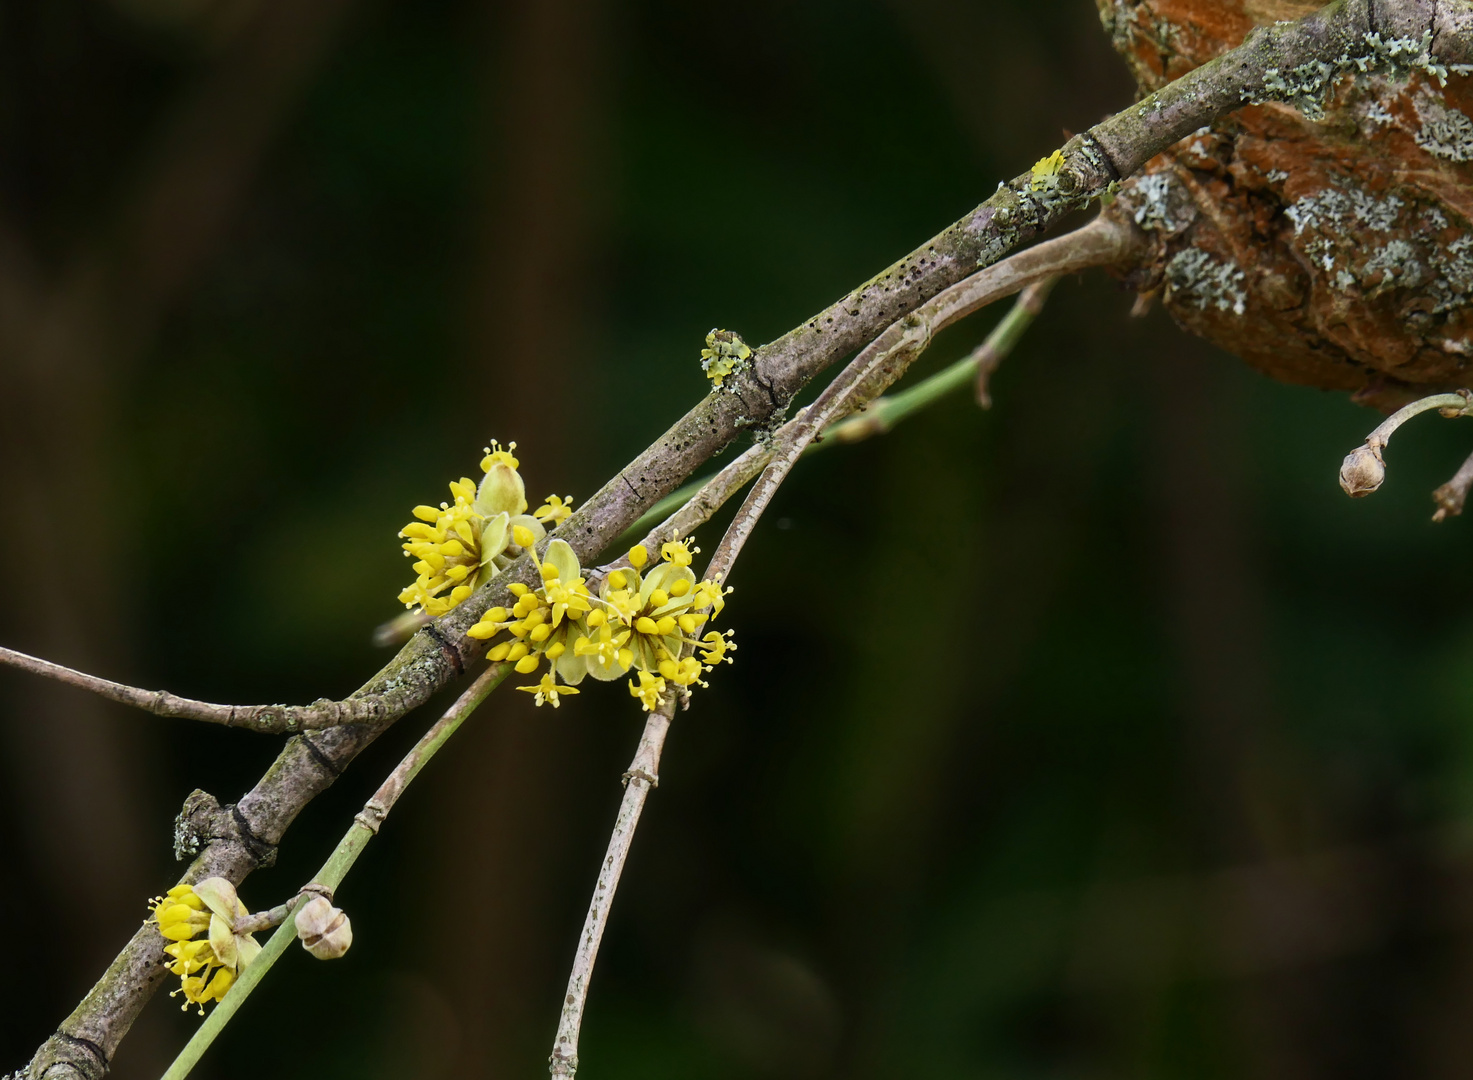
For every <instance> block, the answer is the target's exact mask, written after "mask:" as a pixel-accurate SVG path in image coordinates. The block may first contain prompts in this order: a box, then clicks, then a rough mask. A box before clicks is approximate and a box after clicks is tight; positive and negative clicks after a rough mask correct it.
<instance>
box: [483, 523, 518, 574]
mask: <svg viewBox="0 0 1473 1080" xmlns="http://www.w3.org/2000/svg"><path fill="white" fill-rule="evenodd" d="M510 516H511V515H509V514H505V513H501V514H497V515H496V516H495V517H493V518H491V519H490V520H489V521H487V522H486V524H485V525H483V526H481V565H483V566H484V565H485V564H486V563H487V562H490V561H491V560H492V559H494V558H495V557H496V556H498V555H500V554H501V553H502V552H503V551H505V550H506V545H507V541H508V540H509V539H510V538H511V522H510V520H509V519H510Z"/></svg>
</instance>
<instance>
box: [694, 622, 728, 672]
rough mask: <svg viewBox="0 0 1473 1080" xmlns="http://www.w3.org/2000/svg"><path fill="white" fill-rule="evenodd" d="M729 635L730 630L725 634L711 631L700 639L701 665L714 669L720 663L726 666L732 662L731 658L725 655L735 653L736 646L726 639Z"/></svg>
mask: <svg viewBox="0 0 1473 1080" xmlns="http://www.w3.org/2000/svg"><path fill="white" fill-rule="evenodd" d="M730 633H731V631H730V630H728V631H726V633H725V634H722V633H719V632H717V631H715V630H712V631H711V632H710V633H709V634H707V635H706V636H705V637H704V638H702V639H701V649H702V652H701V663H703V664H705V665H706V666H707V667H708V668H715V667H716V665H717V664H719V663H721V662H722V661H725V662H726V663H728V664H730V663H733V662H734V661H733V660H732V658H731V657H729V656H727V655H726V654H727V653H729V652H735V651H736V646H735V645H733V644H732V643H731V641H730V639H729V637H728V635H729V634H730Z"/></svg>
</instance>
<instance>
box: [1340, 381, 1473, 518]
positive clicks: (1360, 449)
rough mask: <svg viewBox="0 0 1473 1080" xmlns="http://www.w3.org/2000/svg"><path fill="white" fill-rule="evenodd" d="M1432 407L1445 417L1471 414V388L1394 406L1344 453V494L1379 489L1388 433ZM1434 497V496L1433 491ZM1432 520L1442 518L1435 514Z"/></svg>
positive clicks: (1363, 493) (1359, 494) (1353, 495)
mask: <svg viewBox="0 0 1473 1080" xmlns="http://www.w3.org/2000/svg"><path fill="white" fill-rule="evenodd" d="M1433 409H1436V410H1437V411H1438V412H1439V413H1441V414H1442V415H1443V416H1445V417H1447V418H1448V419H1453V418H1455V417H1459V416H1473V391H1469V390H1459V391H1458V392H1457V393H1455V394H1433V395H1431V396H1430V397H1424V398H1421V399H1419V400H1417V401H1414V402H1412V403H1411V404H1410V405H1404V406H1403V407H1402V408H1400V409H1397V410H1396V412H1394V413H1392V414H1391V415H1390V416H1388V417H1387V418H1386V419H1385V420H1383V421H1382V422H1381V423H1380V424H1378V425H1377V426H1376V429H1375V430H1374V431H1372V432H1371V433H1370V434H1369V435H1367V436H1366V441H1365V444H1364V445H1362V446H1357V447H1356V448H1355V449H1354V450H1352V451H1351V452H1350V453H1348V454H1346V455H1345V460H1344V461H1343V462H1341V463H1340V487H1341V489H1342V490H1343V491H1344V492H1345V494H1347V495H1349V496H1350V497H1351V498H1352V499H1359V498H1363V497H1364V496H1366V495H1370V494H1371V493H1372V492H1374V491H1375V490H1376V489H1378V488H1379V487H1380V486H1381V484H1382V482H1383V481H1384V480H1385V479H1386V458H1385V457H1384V456H1383V454H1382V451H1383V450H1385V449H1386V447H1387V445H1388V444H1389V443H1390V442H1391V436H1392V435H1393V434H1395V433H1396V429H1397V428H1399V427H1401V425H1402V424H1405V423H1406V422H1407V421H1408V420H1410V419H1412V417H1414V416H1420V415H1421V414H1422V413H1424V412H1431V411H1432V410H1433ZM1454 479H1456V478H1454ZM1438 490H1439V491H1440V490H1441V489H1440V488H1439V489H1438ZM1433 498H1434V499H1436V498H1437V495H1436V493H1434V494H1433ZM1439 501H1440V500H1439ZM1433 520H1434V521H1441V520H1442V518H1440V517H1436V516H1435V515H1434V517H1433Z"/></svg>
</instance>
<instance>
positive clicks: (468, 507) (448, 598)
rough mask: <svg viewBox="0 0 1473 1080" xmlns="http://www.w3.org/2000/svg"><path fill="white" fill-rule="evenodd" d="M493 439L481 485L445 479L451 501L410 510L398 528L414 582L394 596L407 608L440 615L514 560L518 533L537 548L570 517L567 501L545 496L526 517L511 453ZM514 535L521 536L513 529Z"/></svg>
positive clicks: (513, 445)
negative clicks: (410, 517) (411, 518)
mask: <svg viewBox="0 0 1473 1080" xmlns="http://www.w3.org/2000/svg"><path fill="white" fill-rule="evenodd" d="M516 448H517V444H516V443H508V444H507V446H506V449H504V450H503V449H502V447H501V444H500V443H497V442H494V441H493V442H492V443H491V445H490V446H488V447H487V448H486V450H485V455H486V456H485V457H484V458H483V459H482V460H481V471H482V472H483V473H484V474H485V475H484V476H482V478H481V482H480V484H479V485H478V484H476V483H475V482H474V481H473V480H471V478H470V477H468V476H463V477H461V478H460V479H459V480H452V481H451V482H450V496H451V501H449V502H442V503H441V504H440V505H439V506H428V505H426V506H416V507H415V508H414V517H415V519H416V520H414V521H411V522H410V523H409V524H408V525H406V526H404V528H403V529H401V530H400V531H399V536H400V538H401V539H403V541H404V543H403V545H401V546H402V547H403V549H404V554H405V555H406V556H408V557H409V558H412V559H414V560H415V561H414V572H415V574H416V575H417V576H416V577H415V580H414V584H412V585H410V586H409V587H408V588H406V589H404V591H403V592H401V593H400V594H399V599H400V601H401V602H402V603H403V604H404V606H405V607H409V608H413V607H418V608H420V609H421V610H422V611H423V612H424V613H425V614H426V615H430V616H440V615H444V614H445V613H446V612H447V611H449V610H450V609H451V608H453V607H454V606H455V605H456V604H458V603H460V602H461V601H462V600H464V599H465V598H466V597H468V596H470V594H471V593H472V592H474V591H475V588H476V586H477V585H478V584H479V583H481V582H483V581H485V580H486V579H487V578H489V577H491V576H492V575H493V574H495V573H496V572H497V571H498V570H501V569H502V568H504V567H506V566H509V565H510V564H511V563H512V561H513V560H515V559H517V558H518V557H520V555H521V554H522V548H523V547H524V546H526V545H522V544H519V543H518V542H517V540H516V537H517V536H518V535H521V536H530V537H532V541H533V542H534V543H535V542H536V541H537V540H541V539H542V538H543V537H544V536H546V535H547V527H549V526H551V527H556V526H557V525H559V524H561V523H562V522H563V521H565V520H567V519H568V518H569V517H570V516H572V513H573V501H572V499H563V498H559V497H558V496H556V495H549V496H548V498H547V501H546V502H544V503H543V504H542V505H541V506H539V507H537V509H536V510H534V511H533V512H532V513H530V514H529V513H527V491H526V486H525V485H524V484H523V483H522V476H521V473H519V472H518V471H517V468H518V467H519V466H520V464H521V463H520V462H519V461H518V460H517V459H516V458H515V457H514V456H512V451H514V450H515V449H516ZM519 530H520V531H519Z"/></svg>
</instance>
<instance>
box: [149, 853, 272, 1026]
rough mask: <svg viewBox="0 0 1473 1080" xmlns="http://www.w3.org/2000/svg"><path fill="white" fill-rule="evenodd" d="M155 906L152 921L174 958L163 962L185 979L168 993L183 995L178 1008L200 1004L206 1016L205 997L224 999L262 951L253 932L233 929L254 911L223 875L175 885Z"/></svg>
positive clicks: (208, 998) (157, 898) (168, 951)
mask: <svg viewBox="0 0 1473 1080" xmlns="http://www.w3.org/2000/svg"><path fill="white" fill-rule="evenodd" d="M151 906H152V908H153V921H154V922H156V923H157V924H158V928H159V933H160V934H162V935H163V936H164V937H165V938H166V939H167V940H168V942H169V944H167V945H165V946H164V952H166V953H168V954H169V956H171V957H173V959H172V960H166V961H164V966H165V967H166V968H168V969H169V971H170V972H171V973H172V974H175V975H178V976H179V978H180V980H181V981H180V986H179V989H178V990H175V991H174V992H173V993H172V994H170V995H169V996H170V997H173V996H175V995H177V994H183V995H184V1004H183V1005H181V1006H180V1008H183V1009H187V1008H189V1006H191V1005H198V1006H199V1011H200V1015H201V1016H203V1015H204V1012H205V1002H207V1001H219V1000H220V999H221V998H223V997H224V996H225V991H227V990H229V989H230V987H231V985H232V984H233V983H234V982H235V980H236V979H237V978H238V977H239V975H240V973H241V972H242V971H244V970H245V969H246V968H247V967H249V966H250V964H251V961H252V960H254V959H255V958H256V955H257V954H258V953H259V952H260V951H261V946H260V945H259V944H258V943H257V941H256V939H255V938H254V937H253V936H252V935H250V934H237V933H236V932H235V923H236V921H237V920H238V919H243V918H247V917H249V915H250V912H249V911H247V910H246V906H245V905H244V904H242V903H241V902H240V900H239V898H238V897H237V896H236V895H235V886H234V885H232V884H230V882H228V881H226V880H225V879H224V878H219V877H212V878H206V879H205V880H204V881H201V882H197V883H196V884H194V885H175V886H174V887H173V888H172V889H170V890H169V891H168V892H167V893H165V894H164V895H163V896H160V897H156V898H155V899H154V901H153V903H152V905H151ZM200 934H205V936H204V937H199V936H198V935H200Z"/></svg>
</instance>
